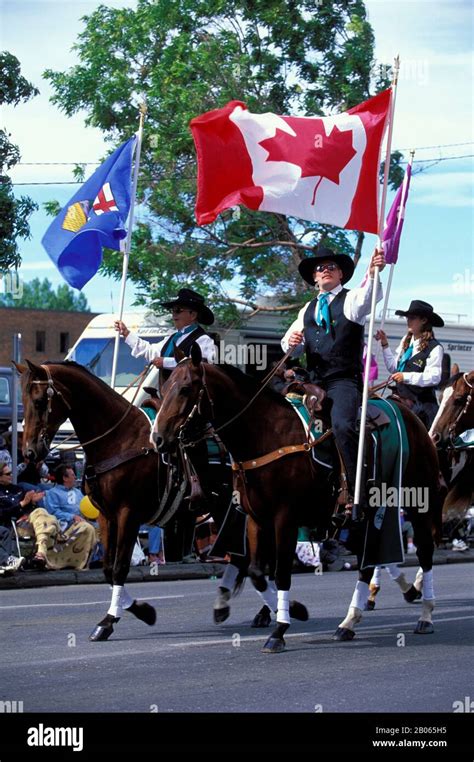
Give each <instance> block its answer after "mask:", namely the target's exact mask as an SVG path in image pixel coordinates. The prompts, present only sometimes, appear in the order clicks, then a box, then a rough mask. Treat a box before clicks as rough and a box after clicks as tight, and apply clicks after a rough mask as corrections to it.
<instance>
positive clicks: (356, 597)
mask: <svg viewBox="0 0 474 762" xmlns="http://www.w3.org/2000/svg"><path fill="white" fill-rule="evenodd" d="M368 600H369V586H368V584H367V582H361V581H360V580H359V581H358V582H357V583H356V586H355V590H354V594H353V596H352V601H351V603H350V607H353V608H356V609H361V610H362V611H363V610H364V606H365V604H366V603H367V601H368Z"/></svg>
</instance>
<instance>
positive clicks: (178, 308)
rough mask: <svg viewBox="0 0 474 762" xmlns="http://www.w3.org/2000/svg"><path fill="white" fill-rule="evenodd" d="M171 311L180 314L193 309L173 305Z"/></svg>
mask: <svg viewBox="0 0 474 762" xmlns="http://www.w3.org/2000/svg"><path fill="white" fill-rule="evenodd" d="M171 312H172V314H173V315H180V314H181V312H191V310H185V309H183V308H182V307H173V309H172V310H171Z"/></svg>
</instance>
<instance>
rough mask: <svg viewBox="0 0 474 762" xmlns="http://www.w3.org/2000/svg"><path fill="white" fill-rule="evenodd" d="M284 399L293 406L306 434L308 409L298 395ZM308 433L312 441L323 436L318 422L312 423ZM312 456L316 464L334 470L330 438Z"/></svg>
mask: <svg viewBox="0 0 474 762" xmlns="http://www.w3.org/2000/svg"><path fill="white" fill-rule="evenodd" d="M285 399H286V401H287V402H289V403H290V404H291V405H292V406H293V408H294V410H295V412H296V413H297V414H298V416H299V417H300V420H301V422H302V423H303V425H304V429H305V433H306V432H307V431H308V426H309V422H310V415H309V411H308V409H307V408H306V407H305V406H304V404H303V397H302V396H301V395H300V394H287V395H286V397H285ZM310 433H311V437H312V438H313V439H319V438H320V437H321V436H322V435H323V434H324V431H323V429H322V425H321V422H320V421H317V422H316V423H315V422H314V421H313V425H312V426H311V432H310ZM312 456H313V458H314V459H315V460H317V461H318V463H321V465H323V466H326V468H334V444H333V442H332V440H331V437H330V438H329V439H326V441H325V442H323V443H322V445H321V447H314V448H313V450H312Z"/></svg>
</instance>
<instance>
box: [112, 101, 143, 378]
mask: <svg viewBox="0 0 474 762" xmlns="http://www.w3.org/2000/svg"><path fill="white" fill-rule="evenodd" d="M145 115H146V105H145V101H143V102H142V103H141V104H140V123H139V125H138V132H137V146H136V150H135V168H134V172H133V183H132V197H131V199H130V213H129V216H128V231H127V238H126V241H125V250H124V252H123V264H122V282H121V285H120V300H119V317H118V319H119V320H122V317H123V310H124V304H125V288H126V285H127V273H128V262H129V259H130V247H131V243H132V229H133V218H134V213H135V201H136V197H137V185H138V171H139V169H140V154H141V150H142V140H143V123H144V121H145ZM119 348H120V333H119V332H118V331H117V334H116V336H115V345H114V355H113V359H112V373H111V376H110V386H111V387H112V389H113V388H114V387H115V377H116V375H117V361H118V353H119Z"/></svg>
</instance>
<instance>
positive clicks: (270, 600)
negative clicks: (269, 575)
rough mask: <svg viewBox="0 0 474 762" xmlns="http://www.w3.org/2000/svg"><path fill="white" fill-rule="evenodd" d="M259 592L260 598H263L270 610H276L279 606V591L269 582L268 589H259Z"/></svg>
mask: <svg viewBox="0 0 474 762" xmlns="http://www.w3.org/2000/svg"><path fill="white" fill-rule="evenodd" d="M257 593H258V594H259V596H260V598H261V599H262V600H263V602H264V603H265V605H266V606H268V608H269V609H270V611H276V610H277V608H278V593H277V591H276V590H275V589H272V588H271V587H270V585H269V584H267V589H266V590H264V591H263V593H261V592H260V590H257Z"/></svg>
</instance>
